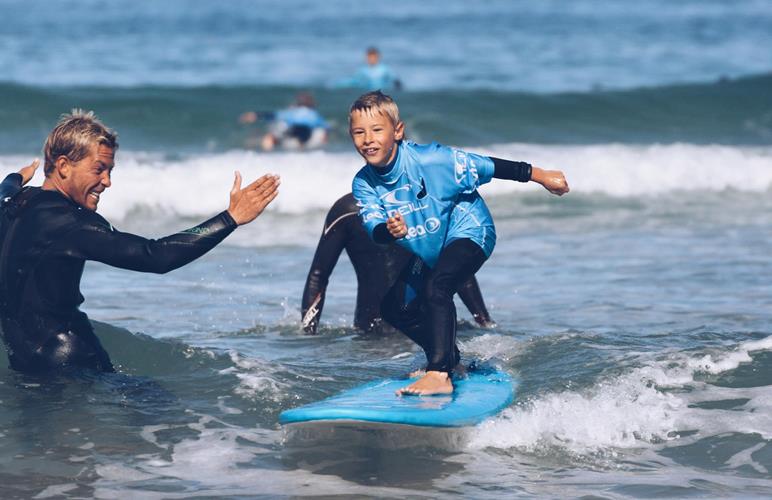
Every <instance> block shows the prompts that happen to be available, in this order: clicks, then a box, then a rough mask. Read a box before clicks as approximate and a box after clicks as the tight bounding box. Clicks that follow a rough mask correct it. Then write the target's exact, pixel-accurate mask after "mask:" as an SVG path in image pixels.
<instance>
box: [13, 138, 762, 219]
mask: <svg viewBox="0 0 772 500" xmlns="http://www.w3.org/2000/svg"><path fill="white" fill-rule="evenodd" d="M467 149H469V150H470V151H475V152H479V153H481V154H490V155H494V156H500V157H505V158H513V159H523V160H528V161H530V162H532V163H533V164H535V165H538V166H542V167H544V168H559V169H562V170H564V171H565V173H566V176H567V177H568V179H569V183H570V185H571V188H572V192H573V193H579V194H582V193H584V194H591V193H604V194H607V195H611V196H619V197H628V196H648V195H659V194H663V193H669V192H673V191H679V190H683V191H693V192H696V193H702V192H705V191H721V190H725V189H735V190H740V191H752V192H763V191H766V190H768V189H770V186H772V148H769V147H732V146H718V145H707V146H699V145H692V144H671V145H649V146H631V145H621V144H605V145H591V146H549V145H536V144H501V145H493V146H489V147H475V148H467ZM29 160H30V159H29V158H23V157H20V156H0V174H3V175H4V174H6V173H9V172H12V171H15V170H17V169H18V168H19V167H20V166H23V165H24V164H26V163H28V162H29ZM117 162H118V166H117V168H116V169H115V170H114V172H113V187H112V188H110V190H109V191H108V192H107V193H105V195H103V197H102V200H101V202H100V207H99V210H100V212H101V213H102V214H104V215H105V216H106V217H108V218H109V219H111V220H113V219H114V220H115V221H120V220H123V219H125V218H126V217H127V216H131V215H132V214H136V213H137V211H141V210H145V211H147V210H149V211H150V212H151V213H160V214H168V215H172V216H183V217H201V216H205V215H209V214H213V213H216V212H217V211H219V210H222V209H223V208H225V207H226V206H227V203H228V192H229V190H230V187H231V185H232V182H233V171H234V170H240V171H241V173H242V174H243V176H244V178H245V180H252V179H254V178H256V177H257V176H259V175H261V174H263V173H267V172H273V173H277V174H279V175H281V177H282V184H281V188H280V193H281V194H280V196H279V197H278V198H277V199H276V201H274V203H273V204H272V205H271V207H269V209H268V210H269V212H275V213H282V214H298V213H304V212H308V211H314V210H326V209H328V208H329V207H330V205H331V204H332V203H333V202H334V201H335V200H336V199H337V198H338V197H340V196H342V195H343V194H345V193H347V192H349V191H350V189H351V179H352V177H353V176H354V174H355V173H356V172H357V170H358V169H359V168H360V167H361V165H362V161H361V158H359V157H358V156H357V155H356V154H355V153H354V152H353V150H352V151H347V152H326V151H315V152H309V153H273V154H265V153H257V152H251V151H230V152H225V153H219V154H203V155H197V156H192V157H187V158H178V159H166V158H164V157H162V156H160V155H157V154H148V153H142V152H132V151H126V150H121V151H120V152H119V153H118V158H117ZM41 179H42V173H39V174H38V176H37V178H36V179H35V180H33V182H32V184H33V185H35V184H39V183H41V182H42V180H41ZM482 192H483V194H484V195H489V196H490V195H496V194H503V193H526V192H538V190H537V189H535V188H534V186H527V185H524V184H520V183H515V182H508V181H500V180H495V181H494V182H492V183H491V184H489V185H486V186H484V187H483V188H482Z"/></svg>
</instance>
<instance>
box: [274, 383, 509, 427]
mask: <svg viewBox="0 0 772 500" xmlns="http://www.w3.org/2000/svg"><path fill="white" fill-rule="evenodd" d="M409 383H410V379H406V378H400V379H393V378H392V379H382V380H376V381H374V382H369V383H367V384H364V385H360V386H358V387H354V388H353V389H349V390H347V391H344V392H342V393H340V394H337V395H335V396H331V397H329V398H327V399H324V400H322V401H318V402H316V403H311V404H307V405H304V406H300V407H298V408H293V409H291V410H286V411H284V412H282V413H281V414H280V415H279V423H280V424H282V425H287V424H300V423H322V422H330V423H333V424H334V423H352V422H370V423H382V424H401V425H414V426H426V427H463V426H469V425H475V424H478V423H480V422H482V421H483V420H485V419H486V418H487V417H490V416H492V415H495V414H496V413H498V412H500V411H501V410H503V409H504V408H506V407H507V406H509V404H510V403H512V401H513V400H514V398H515V385H516V384H515V382H514V381H513V380H512V377H510V376H509V375H508V374H506V373H504V372H501V371H490V372H471V373H469V374H468V375H467V376H466V377H464V378H461V379H458V380H454V381H453V385H454V386H455V390H454V391H453V394H447V395H436V396H397V395H395V391H396V390H397V389H400V388H402V387H405V386H406V385H408V384H409Z"/></svg>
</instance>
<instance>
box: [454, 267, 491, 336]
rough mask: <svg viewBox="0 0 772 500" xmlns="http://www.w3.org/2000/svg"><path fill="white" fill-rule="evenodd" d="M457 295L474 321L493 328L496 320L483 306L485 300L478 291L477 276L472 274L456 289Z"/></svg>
mask: <svg viewBox="0 0 772 500" xmlns="http://www.w3.org/2000/svg"><path fill="white" fill-rule="evenodd" d="M458 296H459V297H460V298H461V301H462V302H463V303H464V305H465V306H466V308H467V309H469V312H470V313H472V316H473V317H474V320H475V322H476V323H477V324H478V325H480V326H482V327H484V328H493V327H494V326H496V322H495V321H493V320H492V319H491V317H490V314H488V309H487V308H486V307H485V301H484V300H483V296H482V292H480V285H479V284H478V283H477V278H475V277H474V276H472V277H471V278H469V279H468V280H466V282H465V283H464V284H463V285H461V287H459V289H458Z"/></svg>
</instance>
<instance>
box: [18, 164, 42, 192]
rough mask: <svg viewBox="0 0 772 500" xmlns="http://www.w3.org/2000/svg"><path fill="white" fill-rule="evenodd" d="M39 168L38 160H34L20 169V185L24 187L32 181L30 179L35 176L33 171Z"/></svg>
mask: <svg viewBox="0 0 772 500" xmlns="http://www.w3.org/2000/svg"><path fill="white" fill-rule="evenodd" d="M39 166H40V160H39V159H37V158H35V159H34V160H33V161H32V163H30V164H29V165H27V166H26V167H22V168H21V169H20V170H19V175H21V185H22V186H25V185H26V184H27V183H28V182H29V181H30V180H32V177H33V176H34V175H35V171H36V170H37V169H38V167H39Z"/></svg>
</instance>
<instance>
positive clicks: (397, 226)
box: [386, 214, 407, 239]
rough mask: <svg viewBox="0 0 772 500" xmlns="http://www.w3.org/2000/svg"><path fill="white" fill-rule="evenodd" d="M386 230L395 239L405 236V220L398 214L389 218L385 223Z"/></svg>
mask: <svg viewBox="0 0 772 500" xmlns="http://www.w3.org/2000/svg"><path fill="white" fill-rule="evenodd" d="M386 229H388V230H389V234H391V235H392V236H394V238H396V239H400V238H403V237H404V236H405V235H406V234H407V224H405V220H404V219H403V218H402V216H401V215H400V214H395V215H394V217H389V219H388V220H387V221H386Z"/></svg>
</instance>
